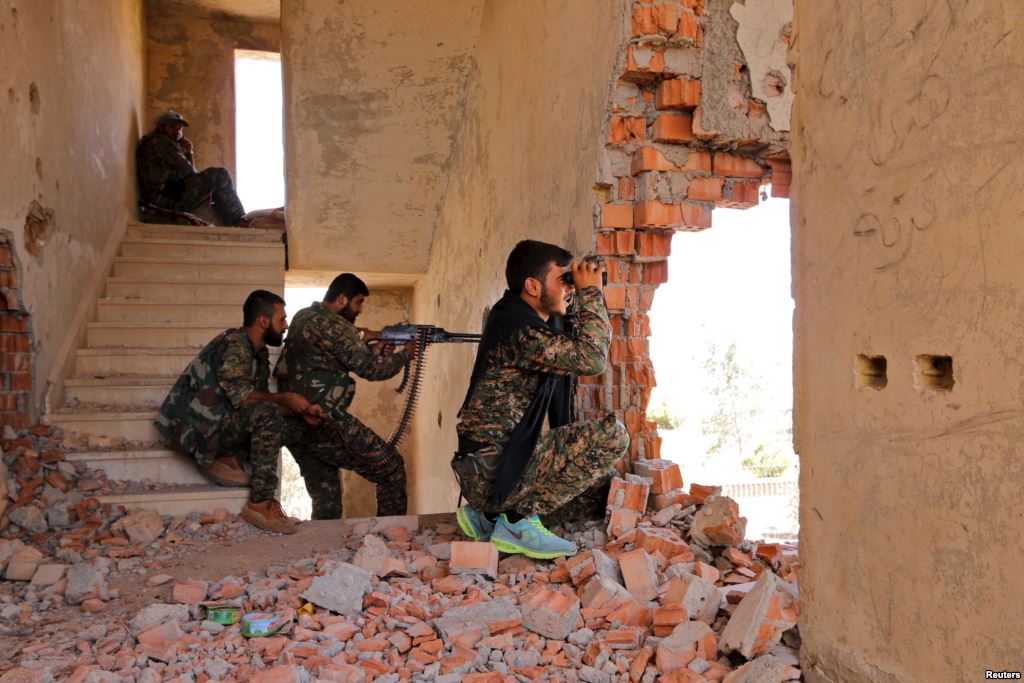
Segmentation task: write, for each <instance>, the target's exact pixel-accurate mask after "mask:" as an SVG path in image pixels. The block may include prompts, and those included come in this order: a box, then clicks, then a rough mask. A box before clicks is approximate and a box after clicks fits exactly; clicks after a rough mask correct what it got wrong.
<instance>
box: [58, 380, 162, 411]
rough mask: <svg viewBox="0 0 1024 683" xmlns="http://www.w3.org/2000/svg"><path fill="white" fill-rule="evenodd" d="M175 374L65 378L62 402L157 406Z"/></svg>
mask: <svg viewBox="0 0 1024 683" xmlns="http://www.w3.org/2000/svg"><path fill="white" fill-rule="evenodd" d="M177 379H178V378H177V376H176V375H175V376H170V375H164V376H151V377H117V376H113V377H105V378H96V377H69V378H68V379H66V380H64V401H65V403H68V404H74V403H75V402H76V401H78V402H80V403H90V404H104V405H116V406H133V407H134V406H138V407H146V408H159V407H160V404H161V403H163V402H164V398H166V397H167V392H169V391H170V390H171V386H173V385H174V382H175V380H177Z"/></svg>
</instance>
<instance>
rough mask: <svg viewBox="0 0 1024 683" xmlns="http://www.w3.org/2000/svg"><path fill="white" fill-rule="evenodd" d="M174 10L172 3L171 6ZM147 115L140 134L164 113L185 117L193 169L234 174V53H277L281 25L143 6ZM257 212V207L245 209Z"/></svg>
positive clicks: (154, 3) (233, 176) (157, 5)
mask: <svg viewBox="0 0 1024 683" xmlns="http://www.w3.org/2000/svg"><path fill="white" fill-rule="evenodd" d="M170 7H171V8H172V9H173V8H176V7H177V6H176V5H170ZM146 8H147V16H146V117H145V121H144V122H143V128H144V130H143V132H144V133H145V132H148V131H150V130H152V129H153V121H154V119H155V118H156V117H157V116H158V115H159V114H160V112H162V111H164V110H165V109H174V110H176V111H178V112H181V114H182V115H183V116H184V117H185V118H186V119H188V121H189V123H190V124H191V126H190V127H189V128H188V129H186V130H185V136H186V137H187V138H189V139H190V140H191V141H192V143H193V145H194V149H195V161H196V166H197V167H198V168H199V169H204V168H207V167H209V166H223V167H224V168H226V169H228V171H229V172H230V173H231V177H232V178H236V179H237V177H238V176H237V174H236V173H235V50H236V49H239V50H262V51H266V52H280V49H281V47H280V27H279V26H278V24H277V23H276V22H257V21H247V20H244V19H233V18H228V17H222V16H214V15H211V14H204V13H202V12H198V11H196V12H192V13H182V12H181V11H180V9H181V8H177V9H178V10H179V11H178V12H173V13H168V12H167V11H165V9H164V7H163V5H161V3H158V2H149V3H147V5H146ZM247 208H259V207H247Z"/></svg>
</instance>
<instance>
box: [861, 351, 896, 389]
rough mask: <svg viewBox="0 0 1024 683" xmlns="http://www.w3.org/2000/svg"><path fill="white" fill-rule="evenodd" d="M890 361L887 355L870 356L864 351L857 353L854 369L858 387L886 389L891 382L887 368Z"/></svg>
mask: <svg viewBox="0 0 1024 683" xmlns="http://www.w3.org/2000/svg"><path fill="white" fill-rule="evenodd" d="M887 367H888V362H887V361H886V360H885V356H868V355H865V354H863V353H858V354H857V359H856V363H855V369H854V383H855V384H856V387H857V388H858V389H862V388H864V387H868V388H871V389H884V388H885V385H887V384H888V383H889V378H888V375H887V374H886V370H887Z"/></svg>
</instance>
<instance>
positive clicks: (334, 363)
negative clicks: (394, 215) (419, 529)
mask: <svg viewBox="0 0 1024 683" xmlns="http://www.w3.org/2000/svg"><path fill="white" fill-rule="evenodd" d="M368 295H369V289H367V287H366V284H365V283H364V282H363V281H362V280H360V279H359V278H358V277H356V276H355V275H352V274H351V273H343V274H342V275H339V276H338V277H336V278H335V279H334V281H333V282H332V283H331V285H330V287H329V288H328V289H327V293H326V294H325V296H324V300H323V301H322V302H318V303H314V304H313V305H312V306H309V307H308V308H304V309H302V310H301V311H299V312H298V313H297V314H296V315H295V319H294V320H293V321H292V324H291V328H290V330H289V332H288V339H287V340H286V341H285V346H284V351H283V353H282V354H281V358H280V359H279V360H278V362H277V366H276V367H275V368H274V376H275V377H276V378H277V381H278V386H279V388H280V389H281V390H287V391H294V392H297V393H299V394H301V395H302V396H303V397H305V398H306V399H307V400H308V401H310V402H311V403H315V404H317V405H319V406H320V407H322V408H323V410H324V412H325V413H326V414H327V416H328V418H329V419H331V420H332V421H333V422H334V424H335V425H337V433H338V436H339V437H340V439H341V442H342V443H343V444H344V449H343V451H342V452H341V453H339V454H338V456H339V457H340V461H338V462H337V463H336V462H335V460H334V459H331V458H325V454H324V453H321V452H319V451H320V447H319V446H318V445H302V446H297V447H296V448H291V449H289V450H291V452H292V455H294V456H295V460H296V462H297V463H298V465H299V469H300V471H301V472H302V478H303V479H304V480H305V482H306V490H307V491H308V492H309V496H310V498H311V499H312V501H313V519H338V518H340V517H341V479H340V477H339V474H340V473H339V472H338V464H340V466H341V467H342V468H344V469H349V470H353V471H355V472H356V473H357V474H359V475H360V476H361V477H363V478H364V479H366V480H368V481H370V482H372V483H373V484H375V485H376V487H377V514H378V515H382V516H383V515H404V514H405V512H406V491H405V462H404V461H403V460H402V456H401V454H400V453H399V452H398V451H397V450H395V449H394V448H391V447H388V445H387V444H386V443H385V441H384V440H383V439H381V438H380V437H379V436H378V435H377V434H375V433H374V432H373V430H372V429H370V428H369V427H367V426H366V425H364V424H363V423H362V422H360V421H359V420H358V419H356V418H355V417H354V416H352V415H351V414H350V413H349V412H348V407H349V405H351V403H352V399H353V398H354V396H355V390H356V385H355V380H354V379H353V378H352V377H351V375H350V374H349V373H355V374H356V375H358V376H360V377H362V378H363V379H368V380H371V381H378V380H385V379H389V378H391V377H394V376H395V375H396V374H397V373H398V372H399V371H400V370H401V369H402V368H403V367H404V366H405V365H406V363H408V361H409V357H410V352H411V350H412V347H411V345H410V346H409V347H408V348H407V349H405V350H401V351H399V352H398V353H381V351H384V350H385V349H377V350H372V349H371V348H370V347H369V346H368V345H367V344H366V342H364V341H363V339H362V335H361V334H360V332H359V330H358V329H356V327H355V325H354V324H353V323H355V321H356V318H357V317H358V315H359V314H360V313H361V312H362V309H363V304H364V302H365V300H366V297H367V296H368Z"/></svg>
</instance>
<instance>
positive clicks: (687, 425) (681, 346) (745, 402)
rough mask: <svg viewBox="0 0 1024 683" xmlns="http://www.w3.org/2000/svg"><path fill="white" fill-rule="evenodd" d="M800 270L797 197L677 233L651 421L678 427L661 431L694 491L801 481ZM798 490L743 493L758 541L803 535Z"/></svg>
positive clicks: (656, 353) (662, 296)
mask: <svg viewBox="0 0 1024 683" xmlns="http://www.w3.org/2000/svg"><path fill="white" fill-rule="evenodd" d="M790 269H791V263H790V228H789V200H788V199H768V200H767V201H763V202H762V203H761V204H760V205H758V206H756V207H754V208H751V209H746V210H730V209H715V211H714V214H713V227H711V228H710V229H708V230H705V231H703V232H699V233H677V234H676V235H675V236H674V237H673V238H672V255H671V256H670V257H669V279H668V282H666V283H665V284H663V285H661V286H660V287H659V288H658V291H657V293H656V294H655V297H654V305H653V308H652V310H651V329H652V335H651V338H650V352H651V359H652V361H653V363H654V368H655V372H656V373H657V381H658V386H657V387H656V388H655V389H654V391H653V393H652V396H651V403H650V406H649V408H648V418H649V419H655V418H656V417H657V418H658V420H659V422H660V423H661V424H662V425H665V424H671V425H673V426H674V428H672V429H666V428H664V427H659V432H660V434H661V436H662V438H663V443H662V449H661V453H662V457H663V458H666V459H669V460H673V461H675V462H678V463H679V464H680V467H681V469H682V472H683V480H684V484H685V485H686V486H687V487H688V486H689V485H690V483H693V482H696V483H700V484H715V485H728V484H732V483H738V482H745V481H752V480H754V479H759V478H763V477H773V478H775V479H778V480H785V481H793V480H794V479H795V478H796V472H797V458H796V456H795V455H794V454H793V450H792V437H791V428H792V404H793V362H792V358H793V299H792V292H791V286H790V282H791V276H790ZM730 347H733V349H734V351H733V353H732V354H729V349H730ZM730 356H731V357H730ZM744 460H747V461H748V462H747V464H746V465H744ZM790 488H791V489H792V491H793V493H792V494H787V495H786V496H782V497H779V496H772V497H758V498H749V499H744V498H741V497H740V496H738V495H735V494H734V497H736V498H737V500H738V502H739V503H740V512H741V514H744V515H746V516H747V517H748V519H749V525H750V528H749V532H748V538H757V537H758V535H759V534H760V533H762V532H763V533H764V534H766V535H768V536H772V535H775V534H781V536H782V537H783V538H788V537H789V536H790V534H793V533H795V532H796V495H795V490H796V487H795V483H794V484H793V485H792V486H791V487H790ZM729 493H730V492H729V491H728V490H727V491H726V494H729Z"/></svg>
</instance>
